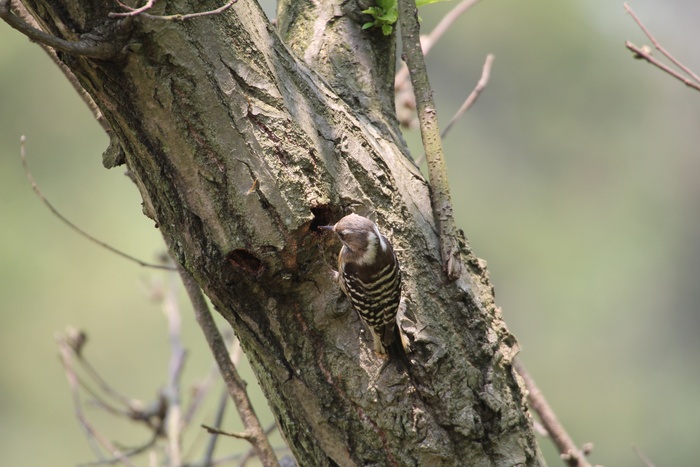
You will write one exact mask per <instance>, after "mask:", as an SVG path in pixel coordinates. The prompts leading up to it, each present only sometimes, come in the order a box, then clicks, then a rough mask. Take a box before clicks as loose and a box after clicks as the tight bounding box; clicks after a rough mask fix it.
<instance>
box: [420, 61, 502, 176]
mask: <svg viewBox="0 0 700 467" xmlns="http://www.w3.org/2000/svg"><path fill="white" fill-rule="evenodd" d="M493 59H494V57H493V54H488V55H487V56H486V61H485V62H484V67H483V68H482V70H481V78H479V82H477V83H476V86H475V87H474V89H473V90H472V92H471V93H470V94H469V96H467V98H466V99H465V100H464V103H463V104H462V106H461V107H460V108H459V110H457V112H455V114H454V115H453V116H452V119H451V120H450V123H448V124H447V126H446V127H445V129H444V130H442V133H440V137H441V138H442V139H445V137H446V136H447V134H448V133H449V131H450V129H451V128H452V126H453V125H454V124H455V123H456V122H457V120H459V119H460V118H462V115H464V114H465V113H466V111H467V110H469V109H470V108H471V106H472V105H474V102H476V99H477V98H478V97H479V94H481V92H482V91H483V90H484V89H485V88H486V85H487V84H488V83H489V78H490V77H491V66H492V65H493ZM424 158H425V154H423V155H422V156H421V157H419V158H418V159H416V165H420V164H421V163H422V162H423V159H424Z"/></svg>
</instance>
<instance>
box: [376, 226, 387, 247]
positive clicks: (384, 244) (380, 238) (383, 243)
mask: <svg viewBox="0 0 700 467" xmlns="http://www.w3.org/2000/svg"><path fill="white" fill-rule="evenodd" d="M373 227H374V233H375V235H376V236H377V238H378V239H379V247H380V248H381V249H382V251H386V242H385V241H384V238H383V237H382V235H381V234H380V233H379V229H378V228H377V225H376V224H374V225H373Z"/></svg>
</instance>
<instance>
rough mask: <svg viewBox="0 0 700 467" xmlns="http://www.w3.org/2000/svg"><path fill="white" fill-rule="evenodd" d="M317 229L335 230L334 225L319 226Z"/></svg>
mask: <svg viewBox="0 0 700 467" xmlns="http://www.w3.org/2000/svg"><path fill="white" fill-rule="evenodd" d="M318 228H319V229H321V230H333V229H335V224H334V225H319V226H318Z"/></svg>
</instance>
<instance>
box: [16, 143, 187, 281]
mask: <svg viewBox="0 0 700 467" xmlns="http://www.w3.org/2000/svg"><path fill="white" fill-rule="evenodd" d="M25 142H26V137H25V136H24V135H22V137H21V138H20V157H21V158H22V167H24V174H25V175H26V176H27V180H29V184H30V185H31V186H32V190H34V193H36V195H37V196H38V197H39V199H40V200H41V202H42V203H44V206H46V207H47V208H49V210H50V211H51V212H52V213H53V215H55V216H56V217H58V219H59V220H60V221H61V222H63V223H64V224H66V225H67V226H68V227H70V228H71V229H73V230H74V231H75V232H77V233H78V234H80V235H81V236H83V237H84V238H87V239H88V240H90V241H91V242H93V243H95V244H97V245H99V246H101V247H102V248H105V249H106V250H109V251H111V252H112V253H115V254H117V255H119V256H121V257H122V258H126V259H128V260H129V261H133V262H134V263H136V264H138V265H139V266H143V267H146V268H154V269H165V270H167V271H172V270H174V268H173V267H172V266H167V265H160V264H152V263H147V262H145V261H141V260H140V259H138V258H136V257H134V256H131V255H129V254H127V253H124V252H123V251H120V250H117V249H116V248H114V247H113V246H111V245H108V244H106V243H104V242H102V241H100V240H98V239H97V238H95V237H93V236H92V235H90V234H89V233H87V232H85V231H84V230H83V229H81V228H80V227H78V226H77V225H75V224H74V223H73V222H71V221H69V220H68V219H67V218H66V217H65V216H64V215H63V214H61V213H60V212H59V211H58V209H56V208H55V207H54V206H53V204H51V203H50V202H49V200H48V199H46V197H45V196H44V193H42V191H41V190H40V189H39V186H38V185H37V184H36V182H35V181H34V177H33V176H32V173H31V172H30V171H29V166H28V165H27V158H26V155H25V151H24V146H25Z"/></svg>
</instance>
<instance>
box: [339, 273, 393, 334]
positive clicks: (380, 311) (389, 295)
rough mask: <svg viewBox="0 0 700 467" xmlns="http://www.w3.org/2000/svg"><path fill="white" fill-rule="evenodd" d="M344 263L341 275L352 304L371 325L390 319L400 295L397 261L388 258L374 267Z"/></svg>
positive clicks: (391, 319) (381, 323) (378, 324)
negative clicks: (381, 265) (384, 263)
mask: <svg viewBox="0 0 700 467" xmlns="http://www.w3.org/2000/svg"><path fill="white" fill-rule="evenodd" d="M348 266H350V265H346V267H345V268H343V270H342V278H343V282H344V284H343V285H344V289H345V292H346V294H347V296H348V298H349V299H350V302H351V303H352V305H353V308H355V310H357V312H358V313H359V314H360V316H361V317H362V318H363V319H364V320H365V321H367V323H368V324H369V325H370V326H372V327H375V326H381V325H383V324H386V323H389V322H391V321H393V320H394V319H395V316H396V308H397V307H398V305H399V300H400V297H401V271H400V270H399V268H398V264H397V263H396V262H395V261H391V262H389V263H388V264H386V265H384V267H383V268H381V269H379V270H374V271H371V269H376V268H372V267H359V268H358V267H352V266H350V267H348ZM353 266H354V265H353Z"/></svg>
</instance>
